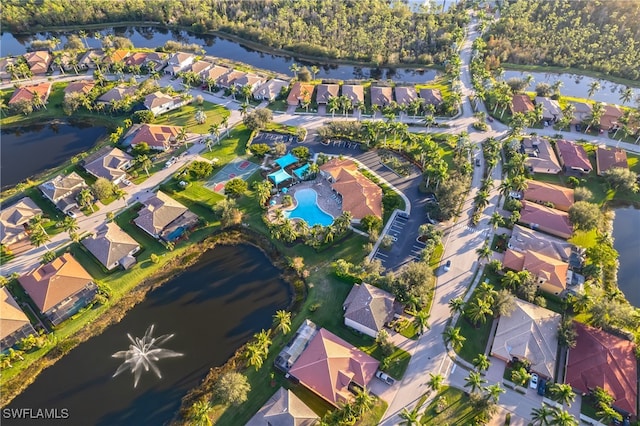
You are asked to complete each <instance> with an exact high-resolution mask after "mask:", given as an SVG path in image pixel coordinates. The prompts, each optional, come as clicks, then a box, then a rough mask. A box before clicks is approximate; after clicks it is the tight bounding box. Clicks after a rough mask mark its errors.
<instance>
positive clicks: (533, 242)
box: [507, 225, 572, 263]
mask: <svg viewBox="0 0 640 426" xmlns="http://www.w3.org/2000/svg"><path fill="white" fill-rule="evenodd" d="M507 247H508V248H509V249H511V250H515V251H518V252H521V253H525V252H527V251H535V252H537V253H540V254H543V255H545V256H548V257H551V258H553V259H556V260H561V261H563V262H567V263H569V260H570V258H571V253H572V245H571V244H570V243H568V242H567V241H565V240H561V239H560V238H555V237H552V236H550V235H546V234H543V233H541V232H536V231H534V230H533V229H529V228H525V227H524V226H520V225H514V227H513V230H512V231H511V238H509V242H508V243H507Z"/></svg>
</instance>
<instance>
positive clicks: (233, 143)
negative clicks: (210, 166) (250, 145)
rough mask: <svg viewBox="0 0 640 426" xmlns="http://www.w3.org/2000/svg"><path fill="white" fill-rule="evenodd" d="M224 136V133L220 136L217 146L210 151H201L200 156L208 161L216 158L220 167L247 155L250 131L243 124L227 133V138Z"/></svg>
mask: <svg viewBox="0 0 640 426" xmlns="http://www.w3.org/2000/svg"><path fill="white" fill-rule="evenodd" d="M225 135H226V132H225V133H223V134H222V135H220V144H219V145H215V146H213V147H212V149H211V151H209V150H206V151H203V152H202V153H201V154H200V155H202V156H203V157H204V158H206V159H208V160H211V159H212V158H217V159H218V160H219V161H220V164H221V165H222V164H226V163H228V162H229V161H231V160H233V159H234V158H236V157H240V156H244V155H246V154H247V142H248V141H249V137H250V136H251V130H249V129H247V127H246V126H245V125H244V124H238V125H237V126H235V127H234V128H233V129H231V130H230V131H229V136H228V137H225Z"/></svg>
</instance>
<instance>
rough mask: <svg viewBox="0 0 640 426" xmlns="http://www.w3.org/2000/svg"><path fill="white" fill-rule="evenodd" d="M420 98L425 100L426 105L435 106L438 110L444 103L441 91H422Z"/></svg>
mask: <svg viewBox="0 0 640 426" xmlns="http://www.w3.org/2000/svg"><path fill="white" fill-rule="evenodd" d="M420 97H421V98H422V99H424V103H425V105H433V106H435V107H436V108H437V107H439V106H440V105H442V103H443V102H444V98H443V97H442V92H440V90H439V89H426V88H424V89H420Z"/></svg>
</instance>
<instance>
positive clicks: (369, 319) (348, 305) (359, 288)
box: [342, 283, 395, 331]
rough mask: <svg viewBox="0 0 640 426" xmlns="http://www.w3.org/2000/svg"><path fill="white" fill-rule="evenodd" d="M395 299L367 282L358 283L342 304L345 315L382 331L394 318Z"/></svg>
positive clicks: (370, 327)
mask: <svg viewBox="0 0 640 426" xmlns="http://www.w3.org/2000/svg"><path fill="white" fill-rule="evenodd" d="M394 301H395V298H394V297H393V296H392V295H391V294H389V293H387V292H386V291H384V290H380V289H379V288H377V287H374V286H372V285H369V284H367V283H362V284H356V285H354V286H353V288H352V289H351V291H350V292H349V295H348V296H347V299H346V300H345V301H344V303H343V305H342V307H343V309H344V310H345V312H344V317H345V318H348V319H350V320H352V321H355V322H357V323H359V324H362V325H364V326H365V327H367V328H369V329H372V330H376V331H380V330H381V329H382V327H384V324H385V323H387V322H389V321H391V320H392V319H393V314H394V309H393V302H394Z"/></svg>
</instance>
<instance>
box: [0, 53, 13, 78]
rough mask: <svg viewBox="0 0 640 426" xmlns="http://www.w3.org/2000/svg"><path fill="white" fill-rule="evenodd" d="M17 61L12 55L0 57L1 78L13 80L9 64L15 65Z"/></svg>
mask: <svg viewBox="0 0 640 426" xmlns="http://www.w3.org/2000/svg"><path fill="white" fill-rule="evenodd" d="M15 63H16V58H11V57H6V58H0V79H1V80H11V74H10V73H9V71H8V70H7V68H8V67H9V65H11V66H14V65H15ZM9 69H11V68H9Z"/></svg>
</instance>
